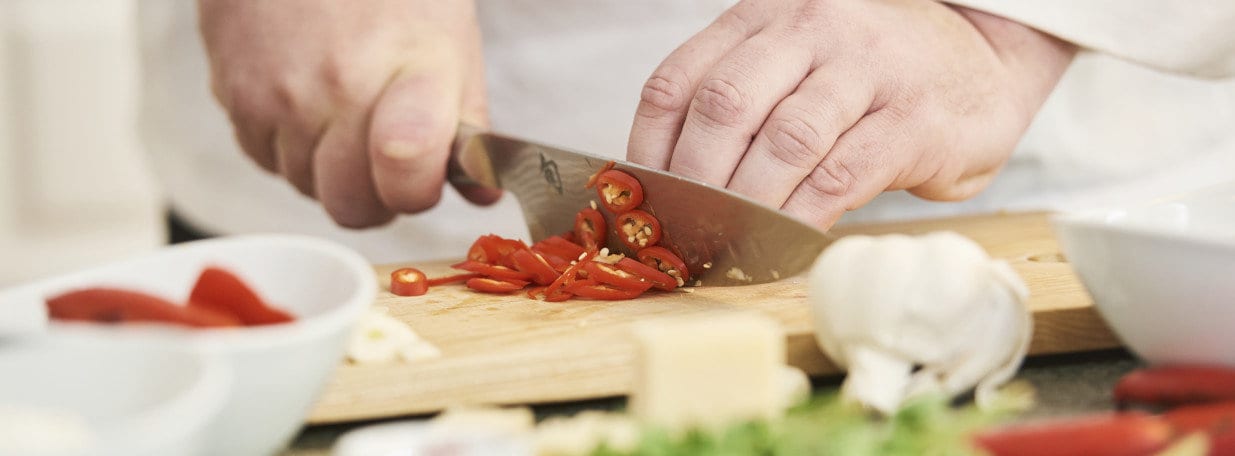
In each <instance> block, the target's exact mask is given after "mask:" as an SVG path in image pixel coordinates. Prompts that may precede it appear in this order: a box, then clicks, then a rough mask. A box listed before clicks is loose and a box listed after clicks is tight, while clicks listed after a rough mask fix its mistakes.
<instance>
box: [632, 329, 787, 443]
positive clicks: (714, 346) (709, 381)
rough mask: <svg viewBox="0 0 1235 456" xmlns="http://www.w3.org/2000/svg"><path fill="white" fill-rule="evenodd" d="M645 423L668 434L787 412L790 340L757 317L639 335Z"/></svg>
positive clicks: (638, 386) (636, 406) (638, 403)
mask: <svg viewBox="0 0 1235 456" xmlns="http://www.w3.org/2000/svg"><path fill="white" fill-rule="evenodd" d="M633 333H634V338H635V341H636V343H637V346H638V351H639V362H638V367H637V369H636V374H635V385H634V388H633V390H632V392H631V395H630V404H629V407H630V410H631V412H632V413H634V414H635V415H636V416H637V417H638V418H640V419H642V420H644V421H646V422H649V423H652V424H655V425H659V426H665V427H667V428H669V429H685V428H689V427H714V426H724V425H726V424H730V423H733V422H736V421H741V420H746V419H755V418H771V417H774V416H776V415H778V414H779V413H780V411H781V404H782V403H783V402H784V399H783V398H782V396H783V394H782V392H781V390H782V389H783V388H782V382H783V377H782V376H781V375H780V374H781V368H782V366H783V365H784V363H785V334H784V331H783V330H782V329H781V327H780V325H778V324H777V323H776V322H774V321H772V320H770V319H768V318H767V317H763V316H761V315H758V314H751V313H734V314H731V315H722V316H716V317H707V318H698V317H693V318H689V319H677V318H671V319H662V320H652V321H647V322H642V323H639V324H637V325H635V326H634V328H633Z"/></svg>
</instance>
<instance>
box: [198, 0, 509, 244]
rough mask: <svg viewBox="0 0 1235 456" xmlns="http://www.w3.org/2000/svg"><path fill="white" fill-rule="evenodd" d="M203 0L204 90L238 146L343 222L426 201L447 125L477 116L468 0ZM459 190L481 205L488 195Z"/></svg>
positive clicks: (381, 217)
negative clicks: (207, 68) (208, 86)
mask: <svg viewBox="0 0 1235 456" xmlns="http://www.w3.org/2000/svg"><path fill="white" fill-rule="evenodd" d="M199 6H200V9H201V24H200V25H201V31H202V35H203V37H204V38H205V43H206V49H207V51H208V54H209V57H210V64H211V70H212V85H213V89H214V93H215V96H216V98H218V100H219V102H220V103H221V104H222V105H223V107H224V108H225V109H226V110H227V112H228V114H229V115H230V117H231V120H232V123H233V125H234V127H235V133H236V138H237V139H238V141H239V142H240V145H241V147H242V148H243V149H244V151H245V153H247V154H248V155H249V156H250V157H252V158H253V160H255V161H256V162H257V163H258V164H259V165H261V166H262V167H263V168H266V169H267V170H270V171H272V172H276V173H279V174H281V175H283V177H285V178H286V179H287V180H288V181H289V182H290V183H291V184H292V185H293V186H295V187H296V188H297V189H298V190H299V191H300V192H301V193H304V194H305V195H308V196H310V197H315V198H317V199H318V200H320V201H321V203H322V206H323V207H324V208H325V209H326V212H327V213H329V214H330V216H331V217H332V218H333V219H334V220H335V221H336V222H337V223H339V224H340V225H343V226H347V227H367V226H373V225H378V224H382V223H385V222H388V221H390V220H391V219H392V218H393V217H394V214H395V213H397V212H419V211H423V210H425V209H428V208H429V207H432V206H433V205H435V204H436V203H437V201H438V199H439V198H440V197H441V192H442V186H443V182H444V177H445V171H446V160H447V157H448V155H449V149H450V144H451V142H452V141H453V138H454V132H455V128H456V125H458V122H459V121H460V120H464V121H467V122H471V123H475V124H478V125H486V124H487V120H488V118H487V115H486V105H485V85H484V75H483V68H482V67H483V61H482V56H481V51H480V34H479V31H478V26H477V24H476V18H475V8H474V4H473V3H472V2H470V1H446V2H441V1H433V0H383V1H369V2H364V3H363V4H357V3H354V2H344V1H336V0H264V1H251V0H200V5H199ZM460 190H461V191H463V193H464V196H466V197H468V198H469V199H471V200H472V201H475V202H478V203H489V202H492V201H494V200H496V198H497V196H498V194H497V193H495V192H494V191H487V190H483V189H478V188H468V189H460Z"/></svg>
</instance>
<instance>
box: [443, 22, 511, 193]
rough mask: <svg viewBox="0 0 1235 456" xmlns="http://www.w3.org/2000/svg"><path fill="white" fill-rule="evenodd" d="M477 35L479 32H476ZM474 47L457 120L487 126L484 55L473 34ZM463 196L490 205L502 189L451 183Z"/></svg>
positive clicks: (487, 106)
mask: <svg viewBox="0 0 1235 456" xmlns="http://www.w3.org/2000/svg"><path fill="white" fill-rule="evenodd" d="M477 35H479V34H477ZM473 39H474V40H475V42H474V43H473V44H474V46H475V47H476V50H475V52H473V53H472V56H471V58H470V59H469V60H468V62H469V63H468V69H467V76H466V77H465V79H464V84H463V101H462V103H460V108H459V120H460V121H462V122H467V123H469V124H472V125H477V126H480V127H484V128H488V127H489V104H488V94H487V90H486V82H485V69H484V67H485V64H484V55H483V54H482V53H481V52H480V37H479V36H475V37H474V38H473ZM451 185H452V186H454V188H455V190H458V192H459V194H460V195H462V196H463V198H465V199H467V200H468V201H471V202H472V203H475V204H480V205H485V206H487V205H490V204H493V203H496V202H497V201H498V200H499V199H501V197H502V190H501V189H496V188H489V187H485V186H481V185H468V184H456V183H453V182H452V183H451Z"/></svg>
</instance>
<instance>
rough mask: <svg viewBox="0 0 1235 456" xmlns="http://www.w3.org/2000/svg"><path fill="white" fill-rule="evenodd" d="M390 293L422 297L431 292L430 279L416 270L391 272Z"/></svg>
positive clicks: (408, 269)
mask: <svg viewBox="0 0 1235 456" xmlns="http://www.w3.org/2000/svg"><path fill="white" fill-rule="evenodd" d="M390 292H391V293H394V294H396V295H399V296H420V295H423V294H425V293H428V292H429V278H428V277H425V273H424V272H421V271H420V270H419V269H416V268H399V269H395V270H394V271H391V272H390Z"/></svg>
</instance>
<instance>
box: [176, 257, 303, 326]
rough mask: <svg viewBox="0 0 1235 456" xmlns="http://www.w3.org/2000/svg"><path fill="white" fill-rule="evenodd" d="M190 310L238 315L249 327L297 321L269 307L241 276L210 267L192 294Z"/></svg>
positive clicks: (203, 273) (194, 286)
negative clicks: (196, 309)
mask: <svg viewBox="0 0 1235 456" xmlns="http://www.w3.org/2000/svg"><path fill="white" fill-rule="evenodd" d="M189 307H202V308H207V309H211V310H214V311H216V312H219V313H223V314H230V315H235V316H236V318H238V319H240V322H241V323H243V324H245V325H246V326H255V325H273V324H279V323H288V322H290V321H293V320H295V318H294V317H292V315H291V314H289V313H287V312H284V311H282V310H280V309H276V308H274V307H272V306H270V305H269V304H268V303H267V302H266V301H265V300H264V299H262V298H261V297H260V296H258V294H257V292H256V291H254V290H253V289H252V288H250V287H249V285H248V284H246V283H245V282H244V280H242V279H241V278H240V277H239V276H237V275H235V274H233V273H231V271H228V270H226V269H223V268H219V267H214V266H211V267H207V268H205V269H203V270H202V273H201V274H200V275H198V276H197V282H196V283H195V284H194V285H193V289H192V291H190V292H189Z"/></svg>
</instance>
